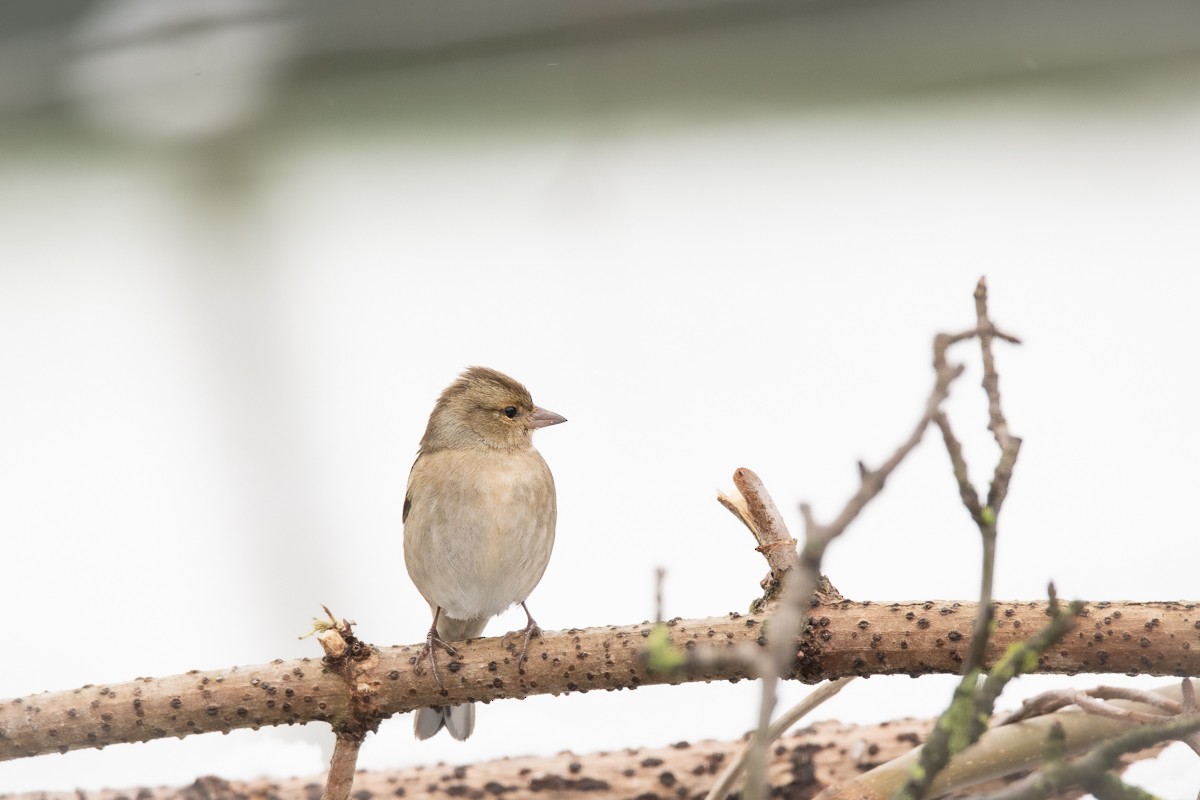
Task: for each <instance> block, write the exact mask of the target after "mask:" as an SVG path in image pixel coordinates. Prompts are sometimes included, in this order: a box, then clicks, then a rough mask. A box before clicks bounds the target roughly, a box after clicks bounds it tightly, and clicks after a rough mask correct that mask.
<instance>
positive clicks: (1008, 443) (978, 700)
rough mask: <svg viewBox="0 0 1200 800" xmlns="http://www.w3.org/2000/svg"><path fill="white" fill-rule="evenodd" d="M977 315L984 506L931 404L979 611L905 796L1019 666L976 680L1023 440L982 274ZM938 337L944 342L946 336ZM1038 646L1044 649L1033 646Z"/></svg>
mask: <svg viewBox="0 0 1200 800" xmlns="http://www.w3.org/2000/svg"><path fill="white" fill-rule="evenodd" d="M975 317H976V321H975V331H974V332H973V334H971V335H973V336H977V337H978V338H979V346H980V350H981V354H982V360H983V384H982V385H983V390H984V393H985V394H986V395H987V400H988V419H989V421H988V430H990V431H991V432H992V435H993V436H994V437H995V439H996V444H997V445H999V447H1000V458H999V459H998V460H997V462H996V467H995V469H994V470H993V473H992V480H991V488H990V489H989V490H988V497H987V504H986V505H984V504H983V503H982V502H981V501H980V499H979V494H978V492H977V491H976V490H975V487H974V486H973V485H972V484H971V481H970V476H969V474H968V469H967V464H966V460H965V459H964V458H963V454H962V445H961V444H960V443H959V441H958V438H957V437H956V436H955V435H954V431H953V430H952V428H951V425H950V418H949V417H948V416H947V415H946V414H945V413H944V412H942V411H941V409H940V408H938V409H935V410H934V411H933V412H932V414H931V416H932V420H933V422H935V423H936V424H937V426H938V428H939V429H941V432H942V440H943V442H944V443H945V445H946V452H947V453H948V454H949V456H950V464H951V468H952V469H953V472H954V479H955V483H956V485H957V486H958V494H959V497H960V498H961V500H962V503H963V505H964V506H965V507H966V509H967V512H968V513H969V514H970V515H971V519H973V520H974V521H975V524H976V526H977V527H978V528H979V534H980V539H981V541H982V551H983V552H982V566H981V569H980V580H979V615H978V616H977V617H976V619H975V627H974V635H973V637H972V646H971V649H970V651H969V654H968V656H967V659H966V661H965V663H964V664H963V679H962V681H961V682H960V684H959V687H958V689H957V690H956V691H955V696H954V700H953V701H951V704H950V707H949V708H947V709H946V711H945V712H944V713H943V714H942V717H941V720H940V722H939V725H938V727H937V728H936V729H935V731H934V733H933V735H932V736H931V737H930V740H929V742H927V743H926V745H925V747H924V748H923V749H922V752H921V764H920V767H919V769H915V770H914V771H913V774H912V776H911V778H910V779H909V781H908V782H907V783H906V784H905V786H904V788H903V789H902V791H901V792H900V794H899V795H898V796H899V797H901V798H906V800H918V798H920V797H922V796H924V794H925V793H926V792H927V791H928V789H929V786H930V784H931V783H932V781H933V779H934V778H935V777H936V776H937V773H938V771H939V770H941V769H942V768H944V767H945V765H946V764H947V763H948V762H949V760H950V757H951V756H952V755H953V754H954V753H955V752H958V751H960V750H962V749H964V748H965V747H966V746H967V745H969V744H970V743H971V742H973V741H975V740H976V739H978V738H979V736H980V734H982V733H983V731H984V729H985V727H986V723H985V720H986V719H987V718H988V717H989V716H990V715H991V712H992V706H993V702H994V699H995V697H996V696H997V695H998V694H999V687H1001V686H1003V684H1004V683H1005V682H1007V680H1009V679H1011V677H1012V676H1013V675H1015V674H1016V672H1019V671H1020V670H1019V667H1018V668H1017V669H1016V670H1015V671H1014V672H1013V675H1006V676H1000V675H997V674H996V673H995V671H994V672H993V674H992V675H991V676H989V678H988V683H987V684H984V685H983V686H981V685H980V684H979V680H978V679H979V676H980V673H981V670H982V665H983V661H984V656H985V653H986V648H987V641H988V636H989V632H990V631H991V628H992V623H993V621H994V617H993V609H994V607H993V605H992V584H993V574H994V570H995V559H996V522H997V519H998V517H999V514H1000V510H1001V507H1002V506H1003V504H1004V500H1005V498H1006V497H1007V495H1008V486H1009V482H1010V481H1011V480H1012V472H1013V468H1014V467H1015V465H1016V462H1017V454H1018V452H1019V451H1020V448H1021V440H1020V439H1019V438H1017V437H1015V436H1013V435H1011V434H1010V433H1009V430H1008V422H1007V420H1005V418H1004V412H1003V410H1002V406H1001V400H1000V379H999V376H998V374H997V372H996V362H995V357H994V355H993V353H992V341H993V339H997V338H998V339H1003V340H1004V341H1008V342H1012V343H1019V340H1018V339H1017V338H1016V337H1015V336H1010V335H1008V334H1005V333H1002V332H1000V331H999V330H997V329H996V326H995V325H994V324H993V323H992V321H991V319H990V318H989V316H988V307H987V281H986V280H985V279H984V278H980V279H979V283H978V284H976V286H975ZM962 336H963V334H959V337H962ZM959 337H950V339H951V341H953V340H957V339H958V338H959ZM940 338H941V337H939V339H940ZM968 338H969V337H968ZM942 341H943V342H945V340H942ZM947 347H948V343H946V344H943V346H941V347H938V346H937V345H936V344H935V347H934V367H935V369H936V370H937V372H938V373H939V374H942V373H944V372H946V371H948V370H951V369H953V368H952V367H950V365H949V363H948V362H947V361H946V348H947ZM1051 605H1052V606H1054V605H1055V601H1054V595H1053V587H1051ZM1071 616H1072V615H1070V614H1067V615H1058V614H1056V615H1055V620H1054V621H1053V622H1052V623H1051V625H1050V626H1049V627H1048V628H1047V630H1046V632H1045V637H1044V640H1043V641H1041V642H1039V644H1038V645H1033V647H1034V652H1035V653H1036V654H1038V655H1040V654H1041V653H1042V652H1043V651H1044V647H1048V646H1049V645H1050V644H1051V643H1052V642H1054V641H1057V639H1058V638H1061V636H1062V635H1063V634H1064V633H1065V632H1066V630H1067V628H1068V627H1069V625H1070V618H1071ZM1031 644H1032V643H1031ZM1039 647H1041V649H1038V648H1039ZM988 684H992V686H990V687H989V686H988ZM993 692H994V693H993Z"/></svg>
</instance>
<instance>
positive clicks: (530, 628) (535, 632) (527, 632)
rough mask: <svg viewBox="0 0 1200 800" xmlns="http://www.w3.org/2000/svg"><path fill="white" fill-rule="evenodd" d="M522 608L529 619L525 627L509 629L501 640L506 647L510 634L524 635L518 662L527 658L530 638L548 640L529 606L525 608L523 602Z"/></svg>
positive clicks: (523, 661)
mask: <svg viewBox="0 0 1200 800" xmlns="http://www.w3.org/2000/svg"><path fill="white" fill-rule="evenodd" d="M521 608H523V609H525V618H526V620H527V622H526V624H525V627H524V628H521V629H520V630H516V631H509V632H508V633H506V634H504V637H503V638H502V639H501V640H500V644H501V645H503V646H504V647H508V639H509V637H510V636H521V637H522V641H521V653H520V655H518V656H517V663H518V664H523V663H525V660H526V659H527V658H528V653H529V640H530V639H532V638H533V637H534V636H536V637H538V639H540V640H541V641H542V642H545V641H546V637H545V636H543V635H542V629H541V628H540V627H538V624H537V623H536V622H535V621H534V619H533V615H532V614H530V613H529V609H528V608H525V604H524V603H521Z"/></svg>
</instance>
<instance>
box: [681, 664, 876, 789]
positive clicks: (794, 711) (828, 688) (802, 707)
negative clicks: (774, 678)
mask: <svg viewBox="0 0 1200 800" xmlns="http://www.w3.org/2000/svg"><path fill="white" fill-rule="evenodd" d="M852 680H854V677H853V676H851V677H846V678H838V679H837V680H836V681H830V682H829V683H823V684H821V685H820V686H818V687H817V688H816V689H813V691H812V693H811V694H809V695H808V696H807V697H805V698H804V699H803V700H801V701H800V702H799V703H797V704H796V705H794V706H792V707H791V708H790V709H788V710H787V711H785V712H784V713H783V714H781V715H780V717H779V719H777V720H775V721H774V722H773V723H771V727H770V728H769V729H768V730H767V736H768V737H769V739H768V741H769V742H774V741H775V740H777V739H778V738H779V737H780V736H782V735H783V734H785V733H787V731H788V729H789V728H791V727H792V726H793V725H795V724H796V723H797V722H799V721H800V720H801V719H803V718H804V717H806V716H807V715H808V714H810V713H811V712H812V711H813V709H815V708H816V707H817V706H819V705H821V704H822V703H824V702H825V701H826V700H828V699H829V698H831V697H833V696H834V695H835V694H837V693H838V692H840V691H841V690H842V688H843V687H845V685H846V684H847V683H849V682H850V681H852ZM757 735H758V734H754V735H753V737H752V738H751V744H749V745H747V746H746V747H743V748H742V750H741V751H740V752H739V753H738V754H737V755H736V756H735V757H734V758H733V760H732V761H731V762H730V763H729V766H727V767H725V770H724V771H723V772H722V773H721V775H720V776H719V777H718V778H717V782H716V783H715V784H713V787H712V788H711V789H709V790H708V795H707V796H706V797H705V800H725V797H726V796H728V795H729V793H730V790H731V789H732V788H733V785H734V783H735V782H736V781H737V779H738V778H739V777H740V776H741V774H742V770H743V769H744V768H745V766H746V760H747V758H748V756H749V753H750V749H751V747H753V742H754V738H756V737H757Z"/></svg>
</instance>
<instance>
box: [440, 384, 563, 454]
mask: <svg viewBox="0 0 1200 800" xmlns="http://www.w3.org/2000/svg"><path fill="white" fill-rule="evenodd" d="M566 421H567V420H566V418H565V417H562V416H559V415H558V414H555V413H554V412H553V411H547V410H546V409H544V408H538V407H537V406H535V405H534V404H533V398H532V397H530V395H529V390H528V389H526V388H525V387H524V386H522V385H521V384H520V383H518V382H517V381H515V380H513V379H512V378H510V377H508V376H507V375H505V374H503V373H500V372H497V371H496V370H494V369H488V368H487V367H470V368H468V369H467V371H466V372H464V373H463V374H462V375H460V376H459V377H458V380H456V381H455V382H454V383H452V384H450V385H449V386H448V387H446V390H445V391H444V392H442V394H441V396H440V397H439V398H438V400H437V404H436V405H434V407H433V413H432V414H431V415H430V416H429V427H427V428H426V429H425V436H424V437H423V438H422V439H421V452H431V451H433V450H446V449H478V448H492V449H497V450H512V449H517V448H521V447H529V446H530V445H531V443H532V437H533V432H534V431H535V430H537V429H538V428H544V427H546V426H547V425H556V424H558V423H560V422H566Z"/></svg>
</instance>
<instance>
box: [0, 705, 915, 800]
mask: <svg viewBox="0 0 1200 800" xmlns="http://www.w3.org/2000/svg"><path fill="white" fill-rule="evenodd" d="M931 724H932V720H899V721H896V722H885V723H883V724H882V725H868V726H861V727H855V726H847V725H841V724H839V723H834V722H823V723H819V724H817V725H814V726H812V727H810V728H805V729H804V730H802V731H799V732H797V733H795V734H792V735H789V736H785V737H783V738H782V739H780V740H779V741H778V742H776V744H775V745H774V746H773V747H772V756H771V762H770V765H769V769H768V776H769V779H770V781H771V783H772V785H773V786H776V787H779V788H780V789H781V790H787V791H789V792H790V794H791V795H792V796H794V795H795V794H797V793H798V794H799V795H800V796H803V797H811V796H812V795H813V794H815V793H816V792H817V791H818V790H820V789H821V788H823V787H825V786H830V785H836V784H838V783H842V782H845V781H848V780H850V779H852V778H854V777H855V776H857V775H859V774H860V773H862V772H864V771H866V770H869V769H871V768H872V767H874V766H877V765H878V764H880V763H884V762H886V761H889V760H891V759H893V758H896V757H898V756H900V755H903V754H904V753H906V752H908V751H909V750H911V749H912V748H913V747H914V746H915V745H916V744H917V743H918V742H919V741H920V740H921V739H922V738H923V737H924V736H925V734H926V733H927V731H928V730H929V726H930V725H931ZM744 746H745V740H744V739H743V740H736V741H730V742H718V741H697V742H679V743H676V744H674V745H671V746H669V747H662V748H630V749H624V750H616V751H613V752H605V753H589V754H586V755H576V754H575V753H570V752H564V753H558V754H557V755H553V756H545V757H534V756H527V757H520V758H504V759H499V760H496V761H486V762H482V763H478V764H471V765H464V766H447V765H445V764H438V765H433V766H425V765H422V766H418V767H410V768H408V769H400V770H389V771H359V772H358V773H356V774H355V776H354V797H356V798H363V800H368V799H369V798H373V797H388V798H395V797H425V796H428V795H433V796H445V797H466V798H480V797H503V798H504V800H521V799H522V798H529V799H530V800H533V799H534V798H536V800H554V799H555V798H569V797H646V798H649V797H651V796H655V797H660V798H664V800H665V798H673V797H695V796H697V795H699V796H703V793H704V792H705V791H707V789H708V787H709V786H711V785H712V783H713V781H715V780H716V778H717V775H718V774H719V773H720V772H721V770H722V769H723V768H724V766H725V764H726V763H728V762H729V760H730V759H732V758H733V757H734V755H735V754H736V753H737V752H738V750H740V749H741V748H742V747H744ZM324 785H325V776H324V775H314V776H311V777H307V778H291V779H285V780H276V779H272V780H255V781H226V780H222V779H220V778H216V777H206V778H201V779H199V780H197V781H196V782H195V783H194V784H191V785H188V786H182V787H135V788H126V789H122V790H115V789H105V790H102V791H94V792H87V794H86V800H121V799H122V798H124V800H128V798H131V797H136V798H138V800H199V798H203V800H259V799H262V800H265V799H266V798H271V799H272V800H317V799H318V798H319V797H320V796H321V790H322V787H323V786H324ZM80 797H81V795H80V794H77V793H76V792H36V793H30V794H19V795H0V798H3V800H80Z"/></svg>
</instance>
